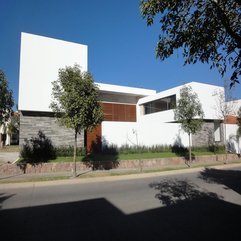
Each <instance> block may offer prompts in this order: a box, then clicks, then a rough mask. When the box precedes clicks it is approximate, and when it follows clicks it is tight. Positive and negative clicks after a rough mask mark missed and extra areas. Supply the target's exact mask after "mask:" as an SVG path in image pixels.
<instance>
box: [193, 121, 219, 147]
mask: <svg viewBox="0 0 241 241" xmlns="http://www.w3.org/2000/svg"><path fill="white" fill-rule="evenodd" d="M220 127H221V133H220V136H221V141H220V142H218V143H217V144H223V140H222V139H223V137H222V136H223V135H222V132H223V127H222V125H221V126H220ZM214 143H215V141H214V122H204V123H203V125H202V129H201V130H200V131H199V132H198V133H196V134H195V135H192V145H193V146H210V145H214Z"/></svg>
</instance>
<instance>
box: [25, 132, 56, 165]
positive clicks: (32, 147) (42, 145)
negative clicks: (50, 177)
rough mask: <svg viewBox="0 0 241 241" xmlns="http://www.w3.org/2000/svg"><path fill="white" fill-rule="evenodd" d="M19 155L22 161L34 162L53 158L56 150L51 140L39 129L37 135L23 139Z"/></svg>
mask: <svg viewBox="0 0 241 241" xmlns="http://www.w3.org/2000/svg"><path fill="white" fill-rule="evenodd" d="M20 157H21V158H23V161H24V162H27V163H31V164H36V163H41V162H47V161H49V160H50V159H55V158H56V152H55V149H54V147H53V145H52V142H51V140H50V139H48V138H47V137H46V136H45V134H44V133H43V132H42V131H39V132H38V136H37V137H32V138H30V139H29V140H27V139H26V140H25V142H24V145H23V147H22V149H21V151H20Z"/></svg>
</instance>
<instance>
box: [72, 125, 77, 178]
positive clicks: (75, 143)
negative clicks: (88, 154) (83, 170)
mask: <svg viewBox="0 0 241 241" xmlns="http://www.w3.org/2000/svg"><path fill="white" fill-rule="evenodd" d="M76 150H77V130H75V134H74V173H73V175H74V177H76Z"/></svg>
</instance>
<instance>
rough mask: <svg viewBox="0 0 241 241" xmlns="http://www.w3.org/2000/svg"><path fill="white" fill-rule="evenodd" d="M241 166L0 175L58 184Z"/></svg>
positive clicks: (4, 180)
mask: <svg viewBox="0 0 241 241" xmlns="http://www.w3.org/2000/svg"><path fill="white" fill-rule="evenodd" d="M235 167H241V163H240V162H239V163H237V162H236V163H229V164H222V165H208V166H204V165H203V166H202V165H198V166H192V167H190V168H189V167H187V166H176V167H173V166H172V167H165V168H163V169H156V170H154V169H152V170H144V171H143V172H140V170H137V169H135V170H133V169H129V170H126V169H125V170H124V169H122V170H120V169H118V170H117V169H111V170H98V171H87V172H81V173H77V177H76V178H74V177H73V175H72V173H71V172H52V173H35V174H33V173H31V174H20V175H14V176H1V177H0V186H2V185H3V184H6V185H8V184H12V185H16V184H18V183H19V184H20V185H21V183H22V184H24V183H26V184H27V183H32V184H33V183H35V184H36V183H42V184H41V185H44V186H45V185H56V184H63V183H79V182H85V183H86V182H100V181H114V180H125V179H136V178H145V177H153V176H164V175H173V174H181V173H191V172H199V171H202V170H204V169H205V168H216V169H226V168H227V169H228V168H235Z"/></svg>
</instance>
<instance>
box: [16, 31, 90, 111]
mask: <svg viewBox="0 0 241 241" xmlns="http://www.w3.org/2000/svg"><path fill="white" fill-rule="evenodd" d="M87 50H88V47H87V46H86V45H82V44H77V43H71V42H66V41H62V40H57V39H52V38H47V37H42V36H38V35H33V34H28V33H22V34H21V50H20V73H19V101H18V105H19V110H25V111H51V110H50V108H49V105H50V102H51V93H52V84H51V83H52V82H53V81H55V80H57V78H58V70H59V68H65V67H66V66H74V65H75V64H78V65H79V66H80V68H81V70H83V71H87V69H88V65H87V61H88V53H87Z"/></svg>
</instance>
